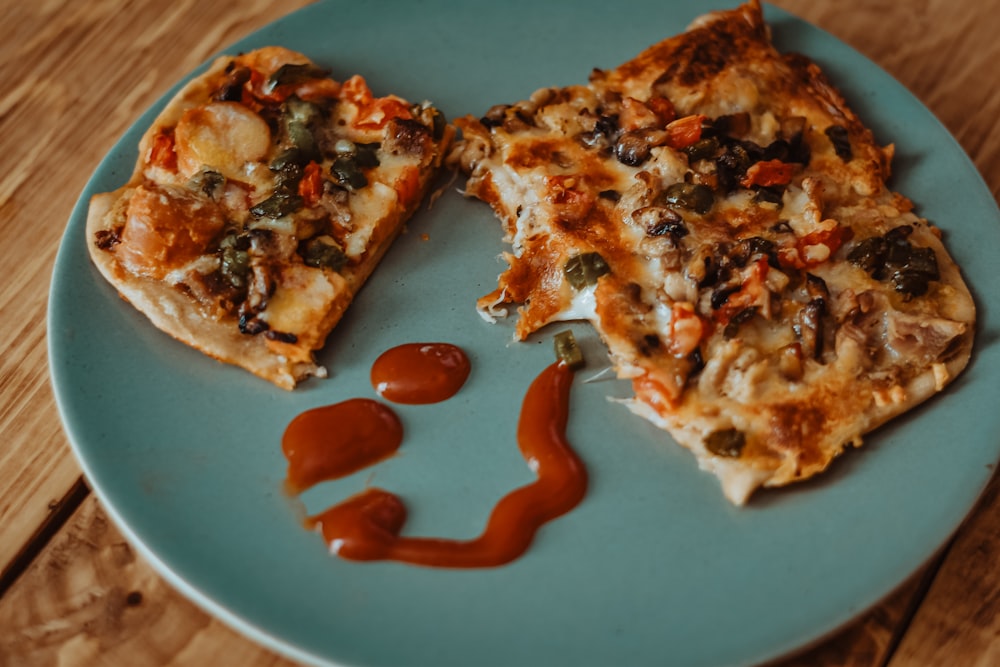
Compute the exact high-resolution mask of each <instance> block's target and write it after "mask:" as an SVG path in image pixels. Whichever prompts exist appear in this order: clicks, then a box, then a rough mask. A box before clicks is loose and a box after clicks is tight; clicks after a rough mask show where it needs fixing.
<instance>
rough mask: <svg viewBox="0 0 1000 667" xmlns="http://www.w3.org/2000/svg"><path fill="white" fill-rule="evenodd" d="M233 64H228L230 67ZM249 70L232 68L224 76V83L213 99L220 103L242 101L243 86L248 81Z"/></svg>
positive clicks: (246, 68)
mask: <svg viewBox="0 0 1000 667" xmlns="http://www.w3.org/2000/svg"><path fill="white" fill-rule="evenodd" d="M232 64H233V63H230V65H232ZM250 74H251V72H250V69H249V68H248V67H234V68H232V69H231V70H230V71H229V72H228V75H227V76H226V82H225V83H224V84H222V88H220V89H219V92H217V93H216V94H215V99H217V100H218V101H220V102H239V101H240V100H242V99H243V85H244V84H245V83H246V82H247V81H249V80H250Z"/></svg>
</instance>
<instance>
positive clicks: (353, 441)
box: [281, 398, 403, 493]
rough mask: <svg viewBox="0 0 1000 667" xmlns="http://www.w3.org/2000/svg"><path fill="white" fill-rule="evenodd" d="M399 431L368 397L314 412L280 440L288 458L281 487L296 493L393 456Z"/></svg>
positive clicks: (398, 425) (302, 417) (303, 416)
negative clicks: (284, 486) (283, 483)
mask: <svg viewBox="0 0 1000 667" xmlns="http://www.w3.org/2000/svg"><path fill="white" fill-rule="evenodd" d="M402 442H403V426H402V424H401V423H400V421H399V417H397V416H396V413H394V412H393V411H392V409H391V408H389V407H388V406H385V405H383V404H381V403H379V402H378V401H373V400H371V399H370V398H352V399H350V400H347V401H344V402H342V403H336V404H334V405H326V406H323V407H319V408H313V409H312V410H307V411H306V412H303V413H302V414H300V415H299V416H297V417H296V418H295V419H293V420H292V421H291V423H290V424H289V425H288V428H286V429H285V434H284V436H283V437H282V438H281V450H282V451H283V452H284V454H285V458H287V459H288V474H287V477H286V481H285V485H286V488H287V489H288V490H289V492H291V493H300V492H302V491H305V490H306V489H308V488H309V487H311V486H313V485H315V484H317V483H319V482H322V481H324V480H329V479H336V478H338V477H343V476H345V475H349V474H351V473H353V472H356V471H358V470H361V469H362V468H365V467H367V466H370V465H372V464H374V463H377V462H378V461H381V460H382V459H384V458H387V457H389V456H391V455H392V454H394V453H395V452H396V450H397V449H399V446H400V444H402Z"/></svg>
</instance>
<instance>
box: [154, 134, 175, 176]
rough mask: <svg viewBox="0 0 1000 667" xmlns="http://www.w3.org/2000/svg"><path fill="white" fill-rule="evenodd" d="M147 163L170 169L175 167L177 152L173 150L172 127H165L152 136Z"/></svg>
mask: <svg viewBox="0 0 1000 667" xmlns="http://www.w3.org/2000/svg"><path fill="white" fill-rule="evenodd" d="M149 163H150V164H151V165H154V166H156V167H163V168H164V169H169V170H170V171H175V170H176V169H177V153H176V152H175V151H174V129H173V128H165V129H162V130H160V132H159V133H158V134H157V135H156V136H155V137H153V145H152V146H150V148H149Z"/></svg>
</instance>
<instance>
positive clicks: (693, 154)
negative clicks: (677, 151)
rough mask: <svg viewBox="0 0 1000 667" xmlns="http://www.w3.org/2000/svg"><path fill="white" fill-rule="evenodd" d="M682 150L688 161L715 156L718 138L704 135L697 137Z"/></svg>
mask: <svg viewBox="0 0 1000 667" xmlns="http://www.w3.org/2000/svg"><path fill="white" fill-rule="evenodd" d="M683 150H684V153H685V154H686V155H687V158H688V161H689V162H697V161H698V160H709V159H714V158H716V157H717V156H718V154H719V150H720V144H719V140H718V138H716V137H706V138H704V139H699V140H698V141H696V142H694V143H693V144H691V145H690V146H688V147H686V148H684V149H683Z"/></svg>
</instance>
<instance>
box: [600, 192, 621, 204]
mask: <svg viewBox="0 0 1000 667" xmlns="http://www.w3.org/2000/svg"><path fill="white" fill-rule="evenodd" d="M597 196H598V197H600V198H601V199H607V200H608V201H613V202H617V201H618V200H620V199H621V198H622V193H620V192H618V191H617V190H601V191H600V192H599V193H597Z"/></svg>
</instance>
